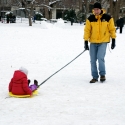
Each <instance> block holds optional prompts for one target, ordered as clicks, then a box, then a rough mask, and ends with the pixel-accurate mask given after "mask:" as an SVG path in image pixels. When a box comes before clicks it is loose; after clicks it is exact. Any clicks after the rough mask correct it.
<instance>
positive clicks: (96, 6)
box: [94, 2, 102, 9]
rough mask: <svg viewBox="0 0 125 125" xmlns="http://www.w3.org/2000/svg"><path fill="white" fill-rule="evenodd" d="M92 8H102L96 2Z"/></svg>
mask: <svg viewBox="0 0 125 125" xmlns="http://www.w3.org/2000/svg"><path fill="white" fill-rule="evenodd" d="M94 8H99V9H102V6H101V4H100V3H98V2H96V3H94Z"/></svg>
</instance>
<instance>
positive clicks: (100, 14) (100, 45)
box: [84, 2, 116, 83]
mask: <svg viewBox="0 0 125 125" xmlns="http://www.w3.org/2000/svg"><path fill="white" fill-rule="evenodd" d="M110 38H112V44H111V49H114V48H115V38H116V34H115V25H114V20H113V18H112V17H111V16H110V15H108V14H106V13H105V11H104V9H102V7H101V4H100V3H98V2H96V3H95V4H94V9H93V14H92V15H90V16H89V17H88V19H87V20H86V25H85V28H84V40H85V42H84V48H85V50H89V46H88V41H89V42H90V62H91V75H92V77H93V78H92V80H91V81H90V83H95V82H97V81H98V78H99V75H100V81H101V82H103V81H105V80H106V77H105V75H106V69H105V59H104V57H105V54H106V48H107V43H109V42H110ZM97 60H98V64H99V65H98V68H99V71H98V69H97V64H96V63H97Z"/></svg>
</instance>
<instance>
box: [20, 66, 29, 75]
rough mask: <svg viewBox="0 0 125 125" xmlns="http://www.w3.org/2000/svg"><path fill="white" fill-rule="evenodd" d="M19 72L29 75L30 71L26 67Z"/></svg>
mask: <svg viewBox="0 0 125 125" xmlns="http://www.w3.org/2000/svg"><path fill="white" fill-rule="evenodd" d="M19 70H20V71H21V72H23V73H25V74H26V75H27V74H28V70H27V69H26V68H24V67H20V68H19Z"/></svg>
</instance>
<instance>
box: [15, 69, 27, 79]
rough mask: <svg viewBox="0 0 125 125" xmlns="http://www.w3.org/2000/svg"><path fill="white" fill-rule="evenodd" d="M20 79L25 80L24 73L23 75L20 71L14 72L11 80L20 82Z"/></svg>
mask: <svg viewBox="0 0 125 125" xmlns="http://www.w3.org/2000/svg"><path fill="white" fill-rule="evenodd" d="M22 78H26V79H27V75H26V74H25V73H23V72H22V71H20V70H16V71H15V72H14V75H13V79H14V80H16V81H17V80H20V79H22Z"/></svg>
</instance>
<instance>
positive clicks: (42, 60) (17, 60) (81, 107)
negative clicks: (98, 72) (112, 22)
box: [0, 19, 125, 125]
mask: <svg viewBox="0 0 125 125" xmlns="http://www.w3.org/2000/svg"><path fill="white" fill-rule="evenodd" d="M0 27H1V30H0V34H1V37H0V64H1V69H0V80H1V83H0V88H1V91H0V125H27V124H29V125H125V81H124V79H125V37H124V36H125V27H124V29H123V34H119V31H117V38H116V44H117V45H116V48H115V49H114V50H111V49H110V47H111V44H109V45H108V47H107V52H106V57H105V61H106V70H107V74H106V78H107V80H106V82H105V83H100V82H97V83H95V84H90V83H89V81H90V80H91V78H92V77H91V72H90V59H89V52H88V51H85V52H84V53H83V54H82V55H81V56H80V57H79V58H77V59H76V60H75V61H74V62H72V63H71V64H70V65H68V66H67V67H65V68H64V69H63V70H61V71H60V72H58V73H57V74H56V75H54V76H53V77H51V78H50V79H49V80H47V81H46V82H45V83H44V84H43V85H41V87H40V88H39V90H38V91H39V93H38V95H37V96H35V97H33V98H12V97H10V98H9V96H8V84H9V82H10V79H11V78H12V75H13V72H14V71H15V70H17V69H19V68H20V66H24V67H26V68H27V69H28V71H29V73H28V78H29V79H31V82H33V80H34V79H37V80H38V82H39V84H40V83H42V82H43V81H44V80H45V79H47V78H48V77H49V76H51V75H52V74H53V73H55V72H56V71H57V70H59V69H60V68H61V67H63V66H64V65H66V64H67V63H68V62H70V61H71V60H72V59H74V58H75V57H76V56H77V55H79V54H80V53H81V52H82V51H83V50H84V40H83V28H84V25H80V24H74V25H73V26H71V24H70V23H65V24H62V22H61V21H60V22H59V23H58V22H57V23H55V24H51V23H47V22H45V21H43V22H36V23H33V26H32V27H31V26H29V24H28V21H27V20H23V21H22V23H21V19H20V20H17V23H13V24H12V23H11V24H6V23H1V22H0Z"/></svg>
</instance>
